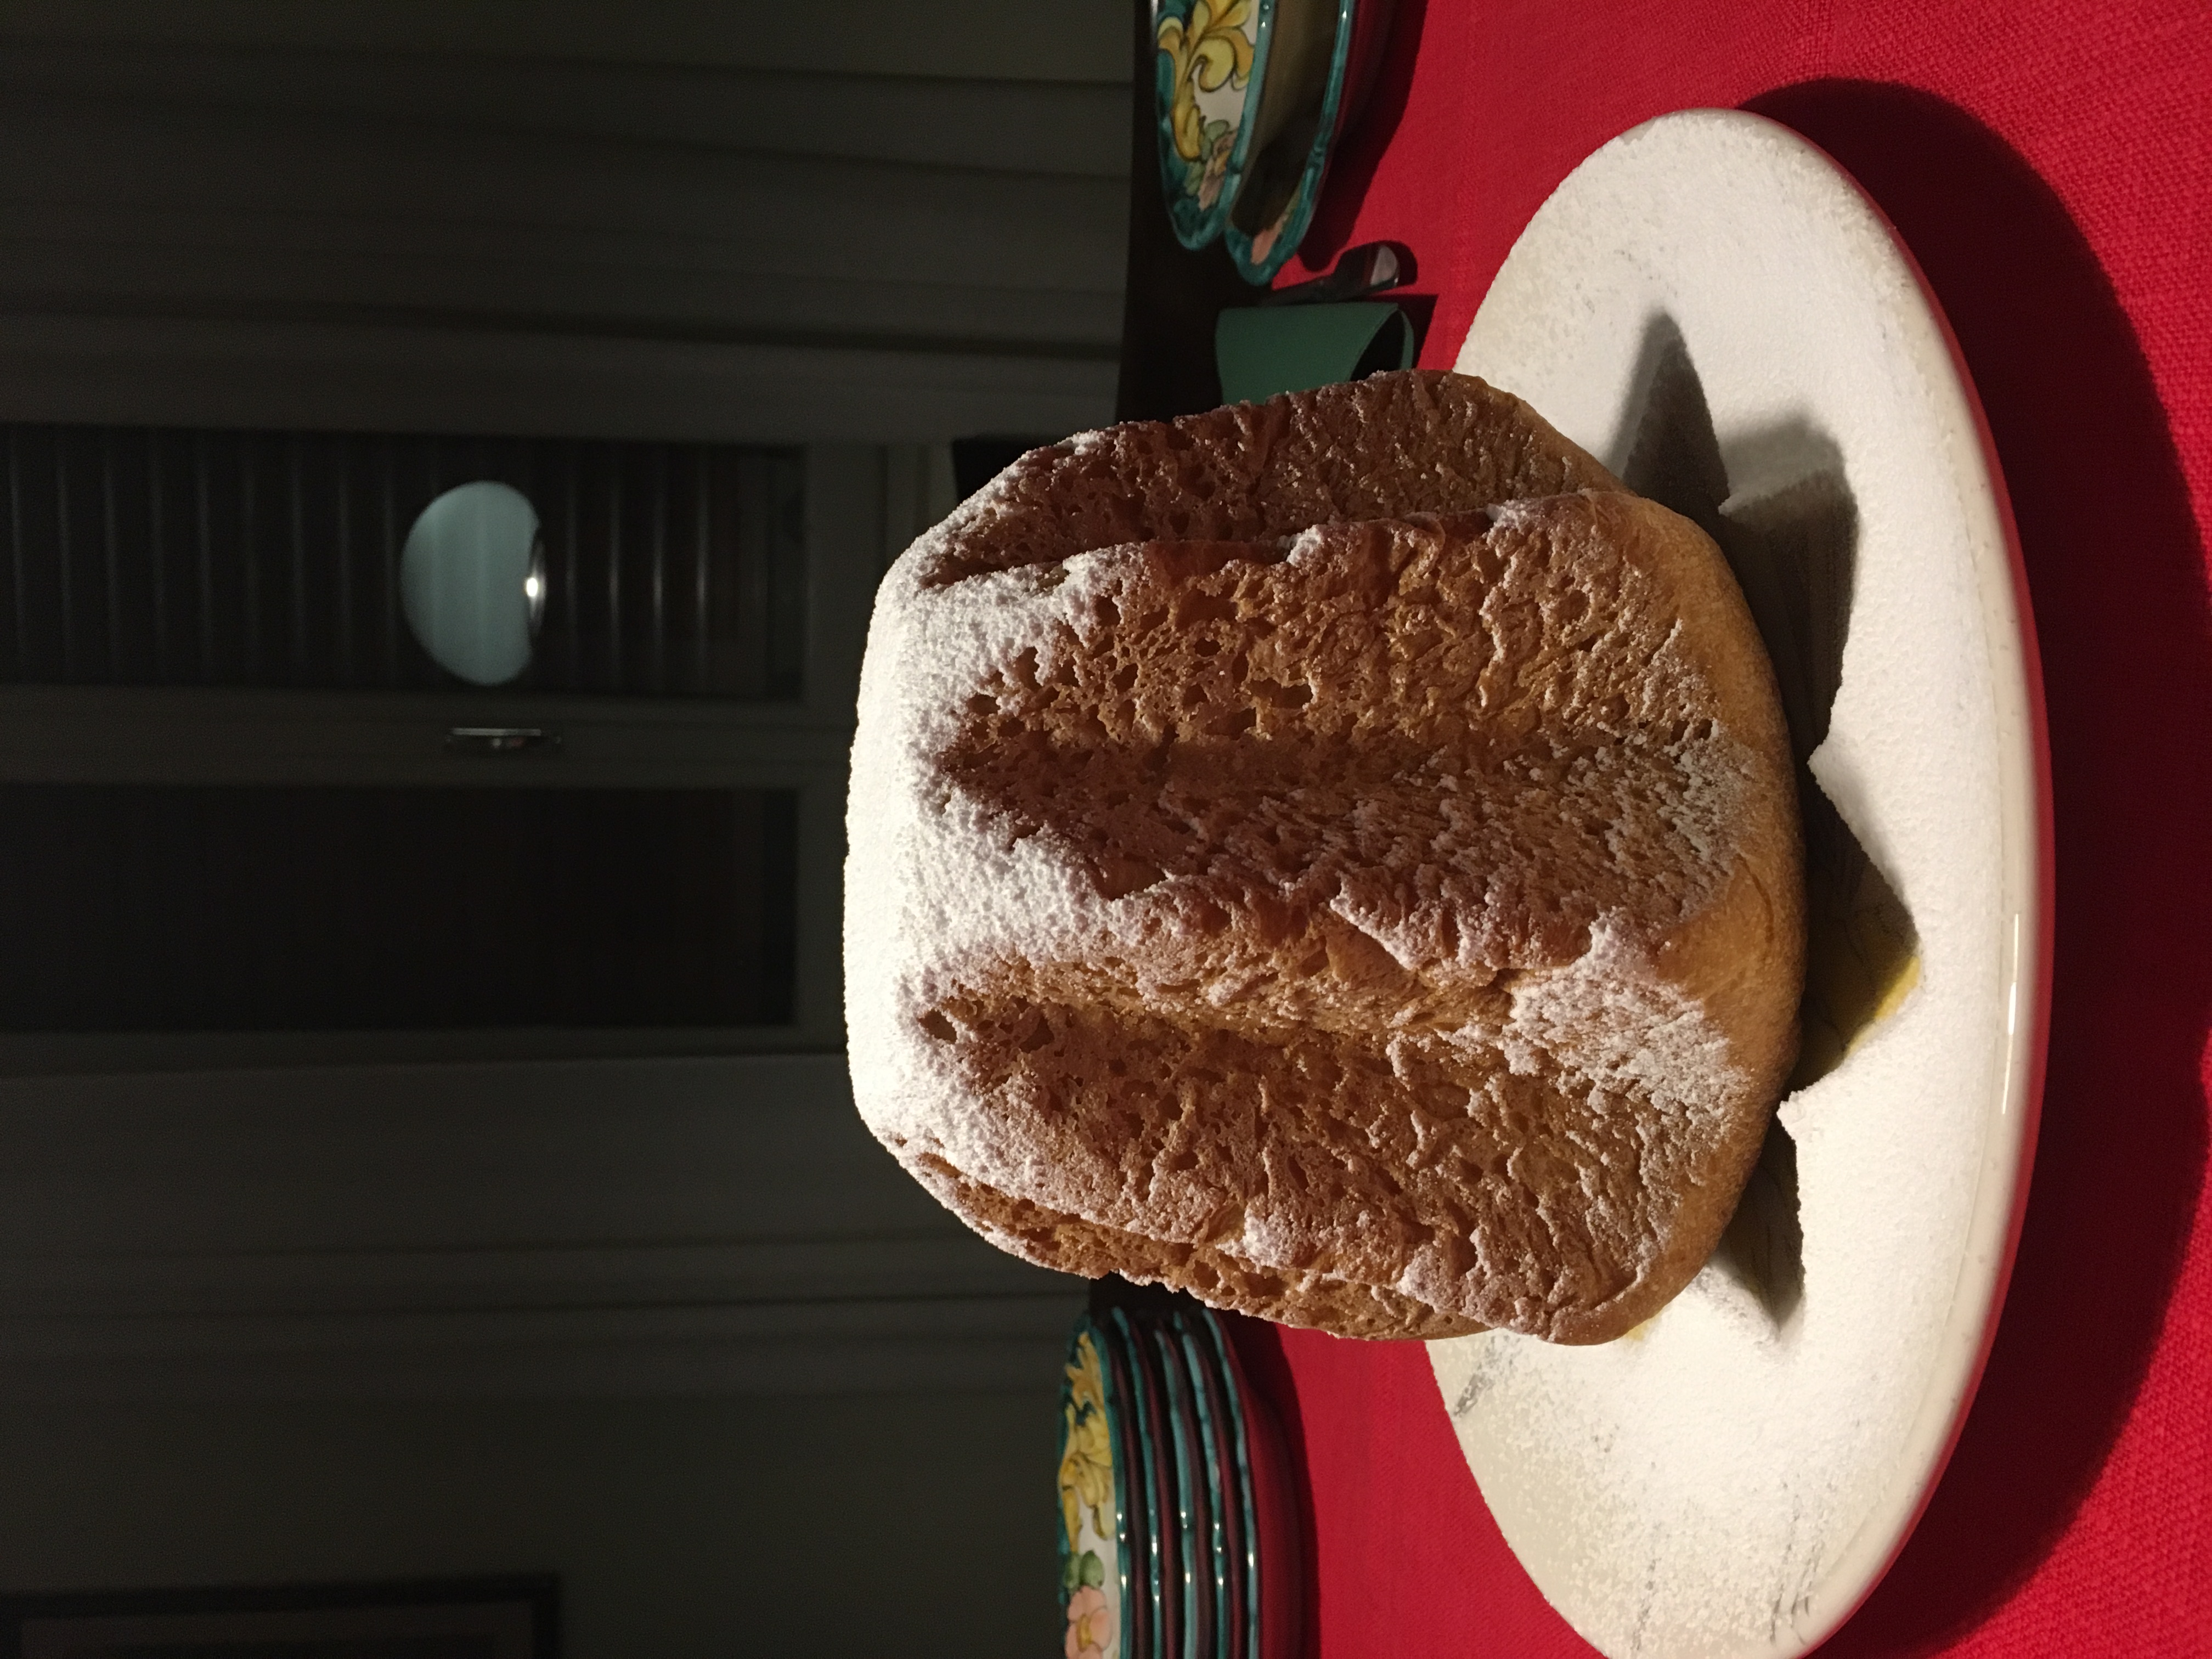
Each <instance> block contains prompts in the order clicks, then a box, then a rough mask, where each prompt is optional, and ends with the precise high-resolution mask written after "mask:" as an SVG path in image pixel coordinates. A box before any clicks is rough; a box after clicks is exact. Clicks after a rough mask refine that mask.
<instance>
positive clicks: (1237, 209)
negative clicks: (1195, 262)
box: [1224, 0, 1391, 285]
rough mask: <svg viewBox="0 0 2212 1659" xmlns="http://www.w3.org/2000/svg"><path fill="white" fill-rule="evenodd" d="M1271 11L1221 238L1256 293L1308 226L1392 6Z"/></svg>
mask: <svg viewBox="0 0 2212 1659" xmlns="http://www.w3.org/2000/svg"><path fill="white" fill-rule="evenodd" d="M1275 3H1276V15H1274V16H1273V18H1272V19H1271V20H1270V21H1271V22H1272V23H1273V29H1272V31H1271V33H1272V35H1273V47H1274V50H1273V54H1272V58H1271V60H1270V63H1269V64H1268V66H1267V76H1266V79H1265V83H1264V85H1263V86H1262V88H1261V95H1260V97H1259V99H1258V100H1257V102H1256V104H1255V106H1254V109H1253V112H1252V115H1251V118H1250V119H1249V121H1248V122H1247V123H1246V125H1247V127H1248V129H1249V133H1248V138H1249V143H1248V146H1247V149H1246V152H1245V154H1244V156H1243V166H1242V167H1241V168H1240V169H1239V172H1238V174H1237V185H1238V190H1237V198H1236V200H1235V201H1234V202H1232V203H1231V204H1230V211H1229V217H1228V221H1227V223H1226V225H1225V228H1224V240H1225V242H1226V243H1227V246H1228V248H1229V257H1230V258H1231V261H1233V262H1234V263H1235V264H1236V266H1237V271H1238V273H1239V274H1240V275H1242V276H1243V278H1244V279H1245V281H1247V282H1249V283H1261V284H1262V285H1264V284H1266V283H1270V282H1272V281H1273V280H1274V276H1275V273H1276V272H1277V271H1278V270H1281V269H1282V267H1283V264H1284V263H1285V261H1286V260H1288V259H1289V258H1290V257H1291V254H1292V253H1294V252H1297V246H1298V243H1299V242H1300V240H1303V239H1304V236H1305V234H1306V230H1307V228H1308V227H1309V226H1310V225H1311V223H1312V222H1313V216H1314V207H1315V204H1316V202H1317V201H1318V199H1319V198H1320V196H1321V187H1322V179H1324V178H1326V177H1327V176H1328V161H1329V155H1330V154H1331V152H1332V150H1333V149H1334V147H1335V145H1336V143H1337V142H1338V140H1340V138H1342V137H1343V136H1344V134H1345V132H1346V131H1347V130H1348V129H1349V128H1350V126H1351V125H1352V121H1353V120H1354V119H1355V118H1357V117H1358V113H1359V110H1360V107H1361V106H1362V105H1363V104H1364V102H1365V101H1366V96H1367V92H1368V89H1369V88H1370V84H1371V82H1372V81H1373V78H1374V74H1375V70H1376V64H1377V63H1378V62H1379V60H1380V58H1381V52H1382V45H1383V37H1384V35H1385V33H1387V31H1388V29H1389V19H1390V11H1391V0H1275Z"/></svg>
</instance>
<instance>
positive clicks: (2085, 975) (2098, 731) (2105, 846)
mask: <svg viewBox="0 0 2212 1659" xmlns="http://www.w3.org/2000/svg"><path fill="white" fill-rule="evenodd" d="M1748 107H1749V108H1751V109H1752V110H1753V111H1755V112H1758V113H1759V114H1763V115H1765V116H1768V117H1770V118H1772V119H1775V120H1778V121H1781V122H1783V123H1784V124H1785V125H1789V126H1790V127H1792V128H1794V129H1796V131H1799V132H1801V133H1802V134H1803V135H1804V136H1805V137H1808V138H1810V139H1811V140H1812V141H1813V142H1814V143H1817V144H1819V145H1820V146H1821V147H1822V148H1823V149H1826V151H1827V152H1828V153H1829V154H1830V155H1832V156H1834V157H1835V158H1836V160H1837V161H1839V162H1840V163H1841V164H1842V165H1843V166H1844V167H1845V168H1847V169H1848V170H1849V171H1850V173H1851V174H1852V176H1853V177H1854V178H1856V179H1857V180H1858V182H1859V184H1860V185H1861V186H1862V187H1863V188H1864V189H1865V190H1866V191H1867V192H1868V193H1869V195H1870V196H1871V197H1873V198H1874V200H1875V203H1876V204H1878V205H1879V206H1880V207H1881V210H1882V211H1883V212H1884V213H1886V214H1887V216H1889V218H1890V220H1891V222H1893V223H1894V224H1895V225H1896V226H1897V228H1898V229H1899V233H1900V234H1901V235H1902V236H1903V238H1904V240H1905V245H1906V246H1908V247H1909V248H1911V252H1912V253H1913V256H1914V257H1915V258H1917V260H1918V261H1919V264H1920V266H1921V268H1922V270H1923V271H1924V272H1925V273H1926V275H1927V277H1928V281H1929V285H1930V287H1931V288H1932V289H1934V291H1935V293H1936V296H1937V297H1938V299H1939V300H1940V301H1942V306H1943V308H1944V311H1945V312H1946V313H1947V314H1948V317H1949V319H1950V323H1951V325H1952V328H1953V330H1954V332H1955V333H1956V335H1957V337H1958V339H1959V343H1960V348H1961V349H1962V350H1963V352H1964V354H1965V356H1966V362H1967V365H1968V368H1969V369H1970V371H1971V373H1972V376H1973V379H1974V381H1975V384H1976V386H1977V388H1978V391H1979V392H1980V394H1981V398H1982V402H1983V405H1984V409H1985V410H1986V412H1987V415H1988V418H1989V423H1990V430H1991V433H1992V435H1993V436H1994V438H1995V440H1996V447H1997V452H1998V455H1999V458H2000V459H2001V462H2002V466H2003V470H2004V474H2005V479H2006V483H2007V486H2008V489H2009V491H2010V494H2011V497H2012V504H2013V509H2014V513H2015V517H2016V519H2017V520H2018V522H2019V526H2020V537H2021V548H2022V550H2023V552H2024V555H2025V558H2026V562H2027V573H2028V581H2029V586H2030V587H2031V589H2032V591H2033V603H2034V608H2035V617H2036V626H2037V630H2038V633H2039V636H2040V642H2041V651H2042V659H2043V672H2044V679H2045V697H2046V700H2047V703H2048V708H2049V714H2050V730H2051V772H2052V781H2053V791H2054V794H2055V797H2056V804H2057V835H2056V840H2057V892H2058V903H2057V951H2056V971H2055V978H2054V986H2053V995H2052V1006H2051V1046H2050V1062H2049V1071H2048V1075H2047V1081H2046V1085H2045V1095H2044V1107H2043V1127H2042V1136H2041V1145H2040V1146H2039V1152H2038V1154H2037V1158H2036V1164H2035V1174H2034V1182H2033V1188H2032V1194H2031V1197H2030V1200H2029V1203H2028V1207H2027V1225H2026V1229H2025V1231H2024V1233H2023V1236H2022V1237H2021V1246H2020V1254H2019V1257H2018V1261H2017V1264H2016V1266H2015V1269H2014V1274H2013V1279H2012V1286H2011V1291H2010V1295H2009V1297H2008V1299H2007V1302H2006V1305H2005V1310H2004V1316H2003V1320H2002V1323H2001V1325H2000V1327H1999V1328H1998V1332H1997V1337H1996V1347H1995V1350H1994V1352H1993V1353H1992V1354H1991V1357H1990V1364H1989V1369H1988V1371H1987V1373H1986V1374H1985V1376H1984V1378H1983V1382H1982V1385H1981V1390H1980V1393H1979V1395H1978V1396H1977V1399H1976V1401H1975V1405H1974V1407H1973V1411H1972V1414H1971V1416H1970V1417H1969V1419H1968V1420H1967V1423H1966V1431H1965V1433H1964V1435H1963V1437H1961V1439H1960V1443H1959V1445H1958V1448H1957V1450H1956V1452H1955V1453H1954V1455H1953V1457H1952V1460H1951V1463H1950V1467H1949V1469H1948V1473H1947V1474H1945V1476H1944V1479H1943V1481H1942V1485H1941V1486H1939V1487H1938V1489H1937V1490H1936V1494H1935V1498H1934V1500H1933V1502H1932V1503H1931V1504H1930V1505H1929V1510H1928V1511H1927V1514H1926V1516H1924V1517H1923V1520H1922V1522H1921V1523H1920V1526H1919V1528H1918V1529H1917V1531H1916V1532H1915V1533H1914V1534H1913V1535H1912V1538H1911V1541H1910V1542H1909V1543H1908V1544H1907V1546H1906V1547H1905V1552H1904V1553H1903V1555H1902V1556H1900V1557H1899V1560H1898V1562H1897V1564H1896V1565H1895V1566H1894V1567H1893V1569H1892V1571H1891V1572H1890V1574H1889V1576H1888V1577H1887V1578H1886V1579H1885V1580H1884V1581H1883V1582H1882V1583H1881V1586H1880V1587H1879V1588H1878V1589H1876V1590H1875V1594H1874V1595H1873V1596H1872V1598H1871V1599H1870V1600H1869V1601H1868V1603H1867V1605H1866V1606H1865V1607H1864V1608H1863V1610H1862V1611H1861V1612H1860V1613H1859V1614H1858V1615H1857V1617H1856V1618H1855V1619H1854V1620H1852V1621H1851V1622H1850V1624H1849V1625H1848V1626H1845V1627H1844V1630H1843V1631H1842V1632H1839V1633H1838V1636H1837V1637H1836V1638H1835V1639H1834V1640H1833V1641H1832V1643H1831V1644H1829V1645H1828V1646H1826V1647H1825V1648H1823V1650H1822V1653H1823V1655H1824V1656H1828V1655H1832V1656H1835V1659H1846V1656H1869V1659H1870V1656H1874V1655H1883V1656H1892V1655H1897V1654H1902V1653H1906V1652H1912V1653H1920V1652H1927V1651H1930V1650H1933V1648H1934V1647H1936V1646H1937V1645H1941V1644H1944V1643H1945V1642H1946V1640H1947V1638H1952V1637H1954V1636H1955V1635H1957V1634H1958V1633H1960V1632H1962V1631H1964V1630H1966V1629H1968V1628H1971V1627H1972V1626H1974V1625H1975V1624H1977V1623H1978V1622H1979V1621H1980V1620H1982V1619H1984V1617H1985V1616H1986V1615H1987V1614H1988V1613H1990V1611H1991V1610H1992V1609H1993V1608H1994V1607H1996V1605H1998V1604H1999V1603H2000V1602H2001V1601H2002V1600H2003V1599H2004V1598H2005V1597H2006V1596H2007V1595H2008V1594H2009V1593H2010V1592H2011V1591H2012V1590H2013V1589H2015V1588H2016V1587H2017V1586H2018V1585H2019V1584H2020V1583H2021V1582H2023V1581H2024V1580H2025V1579H2026V1578H2027V1577H2028V1575H2029V1574H2031V1573H2032V1572H2033V1571H2034V1570H2035V1567H2036V1566H2037V1565H2038V1564H2039V1562H2040V1561H2041V1560H2042V1559H2044V1558H2045V1555H2047V1554H2048V1553H2049V1552H2050V1550H2051V1547H2052V1546H2053V1545H2054V1544H2055V1543H2056V1541H2057V1539H2058V1537H2059V1536H2060V1534H2062V1533H2063V1531H2064V1529H2065V1528H2066V1527H2067V1525H2068V1523H2069V1522H2070V1520H2071V1519H2072V1517H2073V1516H2074V1514H2075V1510H2077V1509H2078V1508H2079V1506H2080V1504H2081V1500H2082V1498H2083V1497H2084V1496H2085V1495H2086V1494H2087V1492H2088V1490H2089V1488H2090V1486H2091V1485H2092V1484H2093V1481H2094V1480H2096V1478H2097V1475H2098V1474H2099V1471H2100V1469H2101V1468H2103V1466H2104V1464H2105V1462H2106V1457H2107V1456H2108V1455H2109V1454H2110V1452H2111V1449H2112V1444H2113V1443H2114V1441H2115V1439H2116V1438H2117V1437H2118V1434H2119V1432H2120V1430H2121V1428H2122V1427H2123V1425H2124V1423H2125V1422H2126V1420H2127V1418H2128V1414H2129V1413H2130V1409H2131V1407H2133V1405H2134V1402H2135V1400H2136V1395H2137V1393H2138V1392H2139V1390H2140V1389H2141V1388H2142V1383H2143V1379H2144V1376H2145V1374H2146V1371H2147V1370H2148V1365H2149V1363H2150V1358H2151V1354H2152V1352H2153V1350H2154V1347H2155V1346H2156V1344H2157V1340H2158V1335H2159V1331H2160V1325H2161V1322H2162V1321H2163V1318H2164V1316H2165V1311H2166V1304H2167V1302H2168V1300H2169V1299H2170V1297H2172V1292H2173V1287H2174V1283H2175V1280H2176V1278H2177V1276H2178V1274H2179V1270H2180V1267H2181V1263H2182V1261H2183V1259H2184V1253H2185V1249H2186V1246H2187V1240H2188V1235H2189V1230H2190V1225H2191V1218H2192V1215H2193V1213H2194V1212H2195V1209H2196V1206H2197V1194H2198V1191H2199V1188H2200V1186H2201V1184H2202V1182H2203V1176H2204V1165H2205V1152H2206V1126H2205V1115H2204V1100H2203V1083H2202V1079H2201V1075H2200V1066H2201V1062H2202V1053H2201V1049H2202V1045H2203V1040H2204V1025H2203V1018H2204V1010H2205V1008H2206V1006H2207V1005H2208V1003H2212V956H2208V955H2207V954H2206V952H2205V951H2204V949H2203V940H2205V939H2208V938H2212V885H2208V884H2206V883H2205V881H2204V880H2203V864H2204V858H2205V854H2206V851H2207V847H2206V831H2205V826H2206V825H2207V824H2208V823H2212V726H2208V725H2207V724H2206V722H2205V720H2204V711H2205V710H2206V709H2207V708H2212V645H2208V638H2212V635H2208V632H2207V627H2206V615H2205V594H2204V588H2203V581H2204V567H2203V550H2202V548H2201V547H2200V545H2199V543H2198V538H2197V529H2196V525H2195V520H2194V519H2193V517H2192V515H2191V508H2190V504H2189V497H2188V493H2187V489H2186V486H2185V483H2184V479H2183V476H2182V472H2181V468H2180V464H2179V460H2178V459H2177V457H2176V455H2175V452H2174V448H2173V444H2172V439H2171V437H2170V436H2169V434H2168V430H2167V425H2166V415H2165V411H2164V410H2163V409H2162V408H2161V406H2160V402H2159V398H2158V394H2157V392H2156V389H2155V387H2154V384H2153V382H2152V380H2151V376H2150V372H2149V369H2148V365H2147V364H2146V363H2145V362H2144V359H2143V355H2142V349H2141V347H2140V346H2139V344H2138V343H2137V342H2136V337H2135V334H2134V331H2133V330H2132V329H2131V328H2130V325H2129V323H2128V321H2127V319H2126V316H2125V314H2124V313H2123V312H2122V310H2121V308H2120V306H2119V303H2118V300H2117V298H2116V297H2115V295H2114V294H2113V291H2112V286H2111V284H2110V283H2109V282H2108V281H2107V280H2106V276H2105V273H2104V271H2103V270H2102V269H2101V268H2100V265H2099V264H2098V263H2097V259H2096V257H2095V255H2094V253H2093V252H2092V251H2091V249H2090V247H2089V246H2088V244H2087V241H2086V240H2085V239H2084V238H2083V236H2082V234H2081V231H2080V230H2079V229H2078V228H2076V227H2075V224H2074V222H2073V221H2072V220H2071V219H2070V218H2069V216H2068V215H2067V212H2066V210H2065V209H2064V207H2063V205H2062V204H2061V203H2060V202H2059V200H2058V198H2057V196H2056V195H2055V194H2054V193H2053V192H2052V191H2051V189H2050V187H2049V186H2048V185H2045V183H2044V182H2043V181H2042V179H2039V177H2037V175H2036V174H2035V173H2034V171H2033V168H2031V167H2029V166H2028V165H2027V163H2026V162H2025V161H2023V160H2021V157H2020V156H2019V155H2016V154H2015V153H2014V152H2013V151H2012V150H2011V149H2009V148H2008V146H2007V145H2006V144H2005V143H2003V141H2002V140H2001V139H2000V138H1998V137H1996V135H1995V134H1993V133H1991V132H1990V131H1989V130H1988V129H1987V128H1985V127H1984V126H1982V125H1980V124H1979V123H1978V122H1977V121H1976V120H1974V119H1973V118H1972V117H1971V116H1969V115H1967V114H1966V113H1965V112H1962V111H1960V110H1958V109H1956V108H1954V107H1953V106H1950V105H1948V104H1946V103H1944V102H1942V100H1939V99H1936V98H1934V97H1931V96H1929V94H1924V93H1920V92H1916V91H1912V90H1909V89H1907V88H1899V87H1893V86H1883V85H1878V84H1874V83H1869V82H1843V81H1824V82H1810V83H1808V84H1804V85H1800V86H1796V87H1791V88H1785V89H1783V90H1781V91H1778V92H1774V93H1771V94H1766V95H1765V96H1763V97H1761V98H1759V99H1757V100H1753V102H1752V103H1751V104H1750V105H1749V106H1748Z"/></svg>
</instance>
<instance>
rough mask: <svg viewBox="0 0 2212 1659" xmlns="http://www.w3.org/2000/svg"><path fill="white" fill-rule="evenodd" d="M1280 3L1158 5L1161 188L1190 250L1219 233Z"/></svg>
mask: <svg viewBox="0 0 2212 1659" xmlns="http://www.w3.org/2000/svg"><path fill="white" fill-rule="evenodd" d="M1278 3H1279V0H1152V40H1153V43H1154V44H1155V45H1156V46H1158V48H1159V50H1158V53H1157V54H1156V56H1155V57H1154V58H1153V60H1152V61H1153V72H1154V90H1155V93H1156V94H1157V99H1158V113H1159V138H1160V143H1159V149H1160V187H1161V189H1162V190H1163V191H1164V192H1165V193H1166V196H1167V204H1168V222H1169V223H1170V224H1171V225H1173V226H1174V227H1175V234H1176V240H1178V241H1180V242H1181V243H1182V245H1183V246H1185V247H1188V248H1201V247H1204V246H1206V244H1208V243H1209V242H1212V240H1214V239H1215V238H1217V237H1218V236H1219V235H1220V234H1221V230H1222V227H1223V225H1224V224H1225V223H1226V222H1228V218H1229V209H1230V204H1231V203H1232V202H1234V201H1235V200H1236V199H1237V185H1238V182H1239V181H1240V180H1241V179H1243V173H1244V158H1245V153H1246V151H1247V149H1249V146H1250V143H1251V138H1252V129H1251V126H1250V125H1249V122H1248V121H1247V120H1246V117H1247V116H1248V115H1249V113H1250V112H1252V109H1253V107H1254V103H1255V95H1256V94H1257V93H1258V92H1259V90H1260V88H1261V86H1262V85H1263V84H1264V83H1265V81H1266V77H1267V42H1268V35H1269V33H1270V30H1271V27H1272V25H1273V21H1274V14H1275V9H1276V7H1277V5H1278Z"/></svg>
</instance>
